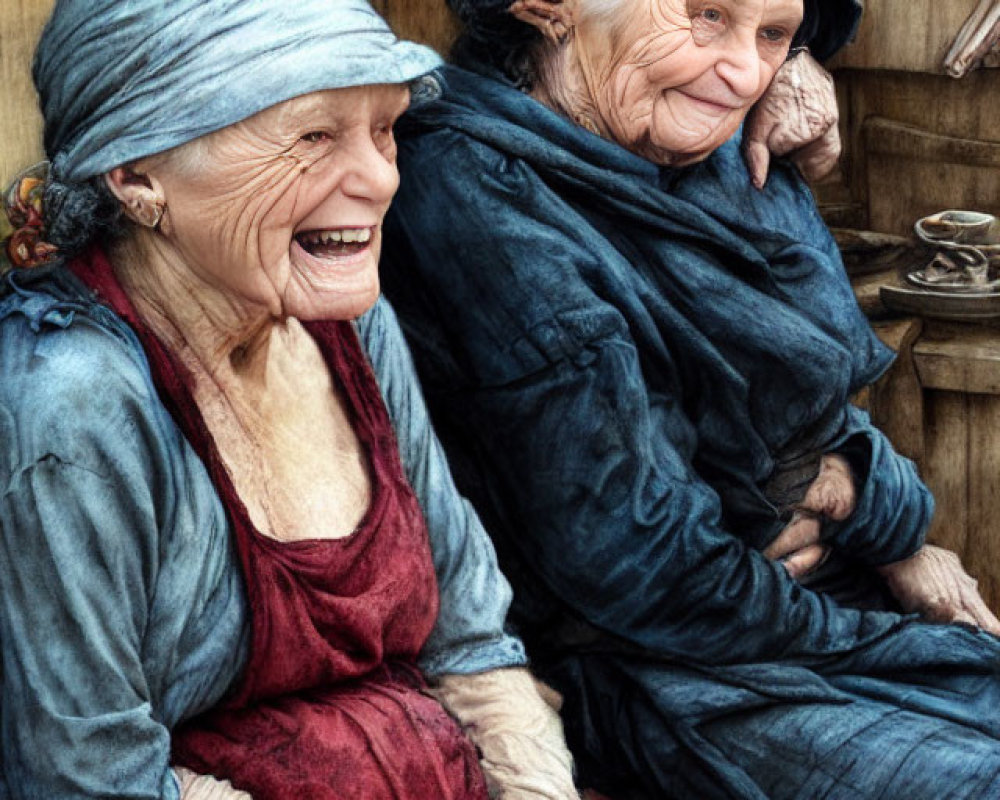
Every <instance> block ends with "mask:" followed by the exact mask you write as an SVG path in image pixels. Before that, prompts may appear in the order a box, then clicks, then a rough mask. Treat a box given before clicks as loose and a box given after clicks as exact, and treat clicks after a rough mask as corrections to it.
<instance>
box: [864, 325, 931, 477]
mask: <svg viewBox="0 0 1000 800" xmlns="http://www.w3.org/2000/svg"><path fill="white" fill-rule="evenodd" d="M872 328H873V329H874V331H875V333H876V334H877V335H878V337H879V339H881V340H882V342H883V343H884V344H886V345H887V346H889V347H891V348H892V349H893V350H895V351H896V353H897V357H896V361H895V363H894V364H893V365H892V366H891V367H890V368H889V371H888V372H886V374H885V375H883V376H882V377H881V378H879V380H878V381H876V382H875V383H874V384H873V385H872V386H871V388H870V392H869V413H870V414H871V417H872V421H873V422H874V423H875V425H876V426H878V428H879V429H881V430H882V432H883V433H885V435H886V436H888V437H889V441H890V442H892V444H893V446H894V447H895V448H896V450H897V451H898V452H900V453H902V454H903V455H904V456H906V457H907V458H911V459H913V460H914V461H916V462H917V464H921V463H922V462H923V460H924V392H923V388H922V387H921V385H920V380H919V379H918V377H917V371H916V368H915V367H914V364H913V352H912V351H913V345H914V342H916V341H917V338H918V337H919V336H920V333H921V331H922V330H923V323H922V322H921V321H920V320H919V319H913V318H909V319H903V320H894V321H887V322H876V323H873V324H872Z"/></svg>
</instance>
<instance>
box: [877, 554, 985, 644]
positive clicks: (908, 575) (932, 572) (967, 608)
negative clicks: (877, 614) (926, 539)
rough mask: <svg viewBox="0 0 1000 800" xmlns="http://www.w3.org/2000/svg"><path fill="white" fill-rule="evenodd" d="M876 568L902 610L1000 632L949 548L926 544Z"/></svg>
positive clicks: (973, 585) (974, 583) (934, 619)
mask: <svg viewBox="0 0 1000 800" xmlns="http://www.w3.org/2000/svg"><path fill="white" fill-rule="evenodd" d="M878 571H879V572H880V573H881V574H882V576H883V577H884V578H885V580H886V583H887V584H888V585H889V590H890V591H891V592H892V593H893V595H894V596H895V598H896V599H897V600H898V601H899V604H900V605H901V606H902V607H903V610H904V611H911V612H914V611H915V612H919V613H920V614H921V615H922V616H923V617H924V618H925V619H926V620H928V621H929V622H966V623H968V624H970V625H975V626H977V627H979V628H982V629H983V630H986V631H989V632H990V633H993V634H996V635H998V636H1000V620H997V618H996V617H995V616H994V615H993V612H992V611H990V610H989V608H987V606H986V603H985V602H983V598H982V597H981V596H980V594H979V590H978V588H977V586H978V584H977V582H976V580H975V579H974V578H973V577H972V576H970V575H969V574H968V573H967V572H966V571H965V570H964V569H963V568H962V563H961V561H960V560H959V558H958V556H957V555H955V553H953V552H951V550H945V549H943V548H941V547H935V546H934V545H930V544H926V545H924V546H923V547H922V548H920V550H918V551H917V552H916V554H915V555H913V556H911V557H910V558H907V559H904V560H903V561H897V562H896V563H894V564H886V565H885V566H883V567H879V570H878Z"/></svg>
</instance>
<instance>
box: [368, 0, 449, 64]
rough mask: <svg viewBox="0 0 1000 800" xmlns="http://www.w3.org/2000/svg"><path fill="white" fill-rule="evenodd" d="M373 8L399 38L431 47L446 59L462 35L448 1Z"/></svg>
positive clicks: (394, 1)
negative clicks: (454, 42) (455, 41)
mask: <svg viewBox="0 0 1000 800" xmlns="http://www.w3.org/2000/svg"><path fill="white" fill-rule="evenodd" d="M372 5H373V6H374V7H375V10H376V11H378V12H379V13H380V14H382V16H384V17H385V18H386V19H387V20H388V21H389V24H390V25H392V28H393V30H394V31H395V32H396V34H397V35H398V36H400V37H402V38H404V39H413V40H414V41H417V42H422V43H423V44H428V45H430V46H431V47H433V48H434V49H435V50H437V51H438V52H439V53H441V54H442V55H446V54H447V53H448V50H449V48H450V47H451V44H452V42H453V41H454V39H455V36H456V35H457V34H458V20H457V19H456V17H455V16H454V15H453V14H452V13H451V11H450V10H449V9H448V5H447V4H446V3H445V0H375V2H373V3H372Z"/></svg>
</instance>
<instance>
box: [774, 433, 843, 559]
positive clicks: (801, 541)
mask: <svg viewBox="0 0 1000 800" xmlns="http://www.w3.org/2000/svg"><path fill="white" fill-rule="evenodd" d="M854 504H855V491H854V478H853V476H852V475H851V467H850V465H849V464H848V463H847V461H846V460H845V459H844V457H843V456H839V455H837V454H836V453H828V454H827V455H825V456H823V460H822V461H821V462H820V468H819V475H817V476H816V478H815V480H813V482H812V483H811V484H809V489H808V490H807V491H806V496H805V498H803V500H802V503H801V504H800V505H799V507H798V509H797V510H796V512H795V514H794V515H793V516H792V520H791V522H789V523H788V525H786V526H785V529H784V530H783V531H782V532H781V533H780V534H778V537H777V538H776V539H775V540H774V541H773V542H771V544H770V545H768V547H767V549H766V550H764V555H765V556H767V557H768V558H770V559H772V560H775V561H781V563H782V564H783V565H784V567H785V569H787V570H788V574H789V575H791V576H792V577H793V578H801V577H802V576H803V575H808V574H809V573H810V572H812V571H813V570H814V569H816V568H817V567H819V566H820V564H822V563H823V562H824V561H825V560H826V557H827V556H828V555H829V553H830V548H829V546H828V545H825V544H822V543H821V542H820V535H821V533H822V527H823V520H824V519H831V520H836V521H838V522H839V521H840V520H844V519H847V518H848V517H849V516H850V515H851V514H852V513H853V512H854Z"/></svg>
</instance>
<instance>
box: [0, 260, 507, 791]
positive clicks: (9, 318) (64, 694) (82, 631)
mask: <svg viewBox="0 0 1000 800" xmlns="http://www.w3.org/2000/svg"><path fill="white" fill-rule="evenodd" d="M6 284H7V285H6V287H5V294H4V295H3V296H0V645H2V657H3V660H2V673H0V720H2V730H0V733H2V738H0V744H2V749H0V798H7V797H10V798H19V799H20V798H24V799H25V800H27V799H29V798H30V800H37V799H38V798H83V797H102V798H110V797H129V798H176V797H178V790H177V786H176V783H175V781H174V779H173V776H172V773H171V772H170V770H169V766H168V765H169V749H170V744H169V738H170V735H169V731H170V729H171V728H172V727H173V726H174V725H176V724H177V723H178V722H180V721H181V720H184V719H186V718H188V717H190V716H192V715H194V714H196V713H197V712H199V711H201V710H203V709H205V708H207V707H209V706H211V705H212V704H214V703H215V702H217V701H218V700H219V699H220V697H222V695H223V694H224V693H225V691H226V689H227V688H228V687H229V686H230V685H231V684H232V682H233V681H234V679H235V678H236V677H237V676H238V675H239V672H240V669H241V667H242V665H243V664H244V662H245V659H246V655H247V646H248V627H247V612H246V605H245V598H244V594H243V588H242V578H241V575H240V570H239V566H238V563H237V560H236V557H235V551H234V548H233V545H232V542H231V541H230V527H229V521H228V519H227V517H226V513H225V510H224V509H223V506H222V504H221V502H220V500H219V497H218V496H217V494H216V492H215V489H214V487H213V485H212V483H211V482H210V480H209V477H208V474H207V472H206V470H205V468H204V466H203V464H202V463H201V461H200V460H199V459H198V457H197V456H196V455H195V453H194V451H193V450H192V448H191V446H190V445H189V444H188V442H187V441H186V440H185V439H184V437H183V436H182V434H181V433H180V431H179V429H178V428H177V426H176V425H175V423H174V421H173V419H172V418H171V416H170V414H169V413H168V412H167V410H166V409H165V408H164V406H163V405H162V403H161V402H160V399H159V397H158V395H157V392H156V389H155V387H154V385H153V382H152V378H151V376H150V370H149V366H148V363H147V361H146V358H145V355H144V353H143V351H142V348H141V347H140V345H139V342H138V340H137V338H136V336H135V334H134V333H133V331H132V330H131V329H130V328H129V327H128V326H127V325H126V324H125V323H124V322H123V321H122V320H121V319H120V318H119V317H118V316H116V315H115V314H114V313H113V312H112V311H110V310H109V309H108V308H106V307H105V306H103V305H100V304H99V303H98V302H96V301H95V300H94V299H93V298H92V296H91V294H90V292H89V290H88V289H86V288H85V287H84V286H83V285H82V284H81V283H80V282H79V281H78V280H77V279H76V278H75V277H74V276H72V275H71V274H70V273H68V272H67V271H65V270H62V269H59V268H56V269H50V270H47V271H45V272H41V273H22V274H17V273H14V274H13V275H11V276H8V278H7V279H6ZM358 331H359V334H360V337H361V340H362V343H363V346H364V347H365V349H366V351H367V353H368V355H369V358H370V359H371V362H372V366H373V367H374V370H375V374H376V376H377V378H378V380H379V385H380V386H381V388H382V392H383V397H384V399H385V402H386V404H387V406H388V408H389V414H390V417H391V418H392V421H393V424H394V426H395V430H396V434H397V438H398V441H399V445H400V450H401V454H402V459H403V463H404V465H405V467H406V470H407V474H408V476H409V478H410V481H411V482H412V484H413V487H414V489H415V490H416V493H417V496H418V497H419V498H420V500H421V504H422V506H423V509H424V513H425V515H426V518H427V523H428V528H429V532H430V538H431V547H432V550H433V555H434V563H435V568H436V572H437V577H438V581H439V585H440V592H441V612H440V615H439V618H438V621H437V625H436V627H435V629H434V631H433V632H432V634H431V636H430V639H429V640H428V642H427V644H426V646H425V648H424V651H423V653H422V656H421V666H422V668H423V669H424V670H425V672H426V673H428V674H430V675H435V674H443V673H456V672H458V673H472V672H480V671H483V670H487V669H491V668H495V667H504V666H511V665H518V664H523V663H524V661H525V656H524V651H523V648H522V646H521V643H520V642H519V641H518V640H516V639H514V638H512V637H510V636H508V635H507V634H505V633H504V630H503V624H504V618H505V615H506V612H507V608H508V605H509V602H510V589H509V586H508V584H507V582H506V581H505V580H504V578H503V576H502V575H501V574H500V573H499V571H498V569H497V566H496V559H495V555H494V552H493V549H492V546H491V544H490V542H489V539H488V537H487V536H486V534H485V532H484V531H483V529H482V526H481V525H480V523H479V520H478V518H477V517H476V515H475V513H474V512H473V511H472V510H471V507H470V506H469V505H468V504H467V503H466V502H465V501H464V500H463V499H462V498H461V497H460V496H459V495H458V494H457V492H456V490H455V487H454V484H453V483H452V480H451V476H450V474H449V472H448V468H447V465H446V462H445V460H444V457H443V455H442V451H441V449H440V446H439V445H438V442H437V439H436V438H435V436H434V433H433V431H432V430H431V428H430V426H429V423H428V419H427V413H426V411H425V408H424V405H423V400H422V398H421V395H420V391H419V387H418V385H417V382H416V379H415V377H414V373H413V368H412V365H411V362H410V356H409V353H408V351H407V349H406V346H405V344H404V342H403V339H402V336H401V334H400V331H399V328H398V326H397V323H396V319H395V316H394V314H393V312H392V310H391V308H390V307H389V305H388V304H387V303H386V302H385V301H379V302H378V303H377V304H376V306H375V307H374V308H373V309H372V310H371V311H370V312H369V313H368V314H367V315H365V316H364V317H363V318H362V319H361V320H359V322H358Z"/></svg>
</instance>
